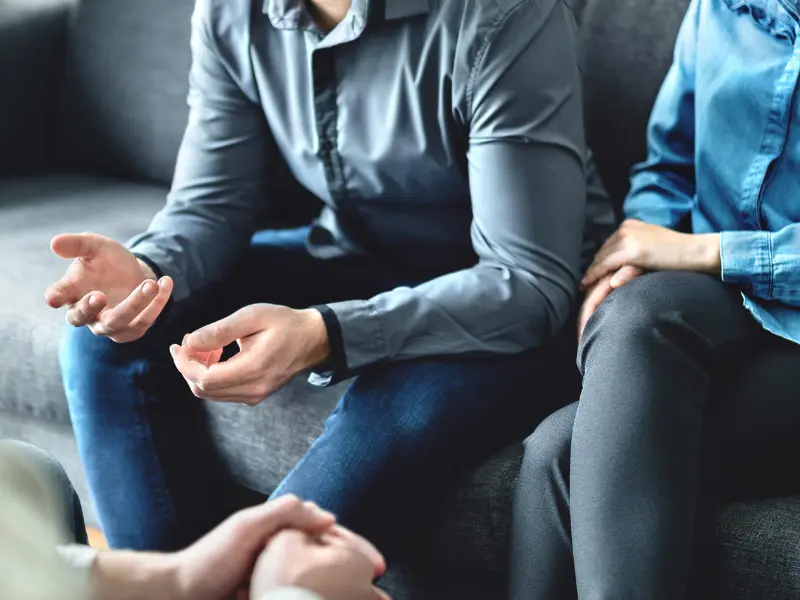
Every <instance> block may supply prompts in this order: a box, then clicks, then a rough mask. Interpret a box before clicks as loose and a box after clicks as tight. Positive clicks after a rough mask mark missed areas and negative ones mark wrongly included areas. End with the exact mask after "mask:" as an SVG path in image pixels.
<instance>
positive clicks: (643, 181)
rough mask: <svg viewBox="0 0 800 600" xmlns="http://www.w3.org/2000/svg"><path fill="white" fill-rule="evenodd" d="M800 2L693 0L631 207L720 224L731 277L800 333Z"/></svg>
mask: <svg viewBox="0 0 800 600" xmlns="http://www.w3.org/2000/svg"><path fill="white" fill-rule="evenodd" d="M798 34H800V12H799V11H798V7H797V3H796V0H692V3H691V5H690V7H689V12H688V14H687V16H686V19H685V21H684V23H683V26H682V28H681V31H680V34H679V37H678V42H677V45H676V50H675V60H674V64H673V66H672V68H671V70H670V72H669V74H668V75H667V78H666V80H665V82H664V85H663V87H662V89H661V93H660V95H659V97H658V100H657V101H656V105H655V108H654V110H653V114H652V117H651V122H650V129H649V156H648V159H647V161H646V162H644V163H642V164H641V165H638V166H637V167H636V168H635V169H634V173H633V178H632V189H631V192H630V195H629V196H628V199H627V201H626V204H625V213H626V216H628V217H630V218H633V219H639V220H642V221H646V222H649V223H654V224H657V225H662V226H665V227H670V228H676V229H677V228H682V227H684V226H690V228H691V231H693V232H694V233H713V232H720V233H721V234H722V235H721V239H722V243H721V246H722V247H721V258H722V279H723V281H724V282H726V283H728V284H730V285H733V286H737V287H740V288H741V289H742V292H743V297H744V303H745V305H746V307H747V308H748V309H749V310H750V311H751V312H752V314H753V316H754V317H755V318H756V320H757V321H758V322H759V323H761V324H762V325H763V326H764V328H765V329H767V330H768V331H771V332H772V333H774V334H776V335H779V336H781V337H784V338H787V339H789V340H792V341H794V342H800V311H798V310H797V308H798V307H800V223H798V222H799V221H800V125H798V122H797V116H798V110H800V106H799V105H798V101H797V99H796V94H795V90H796V89H797V85H798V75H800V35H798Z"/></svg>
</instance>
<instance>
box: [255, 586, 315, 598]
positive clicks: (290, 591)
mask: <svg viewBox="0 0 800 600" xmlns="http://www.w3.org/2000/svg"><path fill="white" fill-rule="evenodd" d="M258 600H325V599H324V598H322V597H320V596H318V595H317V594H315V593H314V592H310V591H308V590H304V589H301V588H295V587H292V588H281V589H279V590H273V591H271V592H267V593H266V594H265V595H263V596H261V597H260V598H259V599H258Z"/></svg>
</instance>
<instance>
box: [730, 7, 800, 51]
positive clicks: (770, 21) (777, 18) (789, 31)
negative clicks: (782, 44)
mask: <svg viewBox="0 0 800 600" xmlns="http://www.w3.org/2000/svg"><path fill="white" fill-rule="evenodd" d="M722 2H723V3H724V4H725V5H726V6H727V7H728V8H729V9H730V10H732V11H733V12H735V13H740V14H742V15H749V17H750V18H751V19H752V20H753V22H754V23H755V25H756V26H757V27H759V28H760V29H763V30H764V31H766V32H768V33H770V34H772V35H773V36H775V37H777V38H781V39H785V40H787V41H789V42H791V43H792V44H794V43H795V40H796V39H797V34H798V27H800V16H799V15H798V8H797V0H722Z"/></svg>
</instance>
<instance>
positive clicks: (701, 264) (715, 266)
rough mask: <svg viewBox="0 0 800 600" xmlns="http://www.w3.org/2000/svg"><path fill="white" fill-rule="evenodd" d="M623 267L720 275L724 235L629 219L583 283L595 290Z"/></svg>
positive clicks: (596, 260) (602, 252)
mask: <svg viewBox="0 0 800 600" xmlns="http://www.w3.org/2000/svg"><path fill="white" fill-rule="evenodd" d="M622 267H637V268H639V269H642V270H644V271H696V272H699V273H711V274H719V272H720V236H719V234H704V235H695V234H690V233H679V232H677V231H673V230H672V229H667V228H665V227H659V226H657V225H649V224H647V223H642V222H641V221H633V220H627V221H625V222H624V223H623V224H622V225H620V227H619V229H618V230H617V231H616V233H614V235H612V236H611V237H610V238H609V239H608V241H606V243H605V244H604V245H603V247H602V248H600V251H599V252H598V253H597V256H595V258H594V262H593V263H592V265H591V266H590V267H589V269H588V271H587V272H586V275H585V277H584V278H583V281H582V282H581V283H582V285H583V286H584V287H586V288H589V287H592V286H594V285H595V284H596V283H597V282H598V281H600V280H601V279H602V278H603V277H605V276H606V275H609V274H611V273H615V272H617V271H618V270H619V269H621V268H622Z"/></svg>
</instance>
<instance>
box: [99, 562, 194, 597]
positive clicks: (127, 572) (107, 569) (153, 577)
mask: <svg viewBox="0 0 800 600" xmlns="http://www.w3.org/2000/svg"><path fill="white" fill-rule="evenodd" d="M92 580H93V591H94V593H93V595H92V599H93V600H112V599H113V600H140V599H141V598H148V599H149V600H180V599H181V598H183V597H184V595H183V594H182V588H181V585H180V576H179V569H178V565H177V561H175V560H173V555H169V554H163V555H162V554H143V553H136V552H103V553H100V554H99V555H98V557H97V560H96V561H95V564H94V569H93V572H92Z"/></svg>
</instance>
